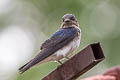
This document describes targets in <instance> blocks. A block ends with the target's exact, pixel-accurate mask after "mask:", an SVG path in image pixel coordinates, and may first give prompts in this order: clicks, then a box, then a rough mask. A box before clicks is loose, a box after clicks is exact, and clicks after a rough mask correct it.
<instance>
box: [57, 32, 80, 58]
mask: <svg viewBox="0 0 120 80" xmlns="http://www.w3.org/2000/svg"><path fill="white" fill-rule="evenodd" d="M80 36H81V35H80V34H79V35H78V36H77V37H75V38H74V39H73V41H72V42H70V43H69V44H68V45H67V46H65V47H63V48H61V49H60V50H58V51H57V52H55V55H56V56H57V57H58V56H64V57H65V56H66V55H68V54H70V53H72V52H73V51H74V50H76V49H77V48H78V47H79V45H80Z"/></svg>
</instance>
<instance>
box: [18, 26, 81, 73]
mask: <svg viewBox="0 0 120 80" xmlns="http://www.w3.org/2000/svg"><path fill="white" fill-rule="evenodd" d="M78 31H79V30H78V29H76V28H66V29H59V30H58V31H57V32H55V33H54V34H53V35H52V37H51V38H50V39H48V40H46V41H45V42H44V43H43V44H42V46H41V52H40V53H39V54H38V55H37V56H36V57H35V58H34V59H32V60H31V61H30V62H28V63H27V64H25V65H24V66H22V67H21V68H19V70H20V72H22V73H23V72H25V71H26V70H28V69H29V68H30V67H32V66H33V65H35V64H37V63H39V62H40V61H42V60H44V59H45V58H47V57H49V56H50V55H52V54H53V53H54V52H56V51H57V50H59V49H61V48H62V47H64V46H65V45H67V44H68V43H69V42H71V41H72V40H73V39H74V38H75V36H77V32H78Z"/></svg>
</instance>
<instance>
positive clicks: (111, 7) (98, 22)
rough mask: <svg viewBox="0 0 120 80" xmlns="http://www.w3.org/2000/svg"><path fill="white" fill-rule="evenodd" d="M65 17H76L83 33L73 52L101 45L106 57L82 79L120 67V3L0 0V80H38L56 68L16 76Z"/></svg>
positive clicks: (52, 64) (103, 0)
mask: <svg viewBox="0 0 120 80" xmlns="http://www.w3.org/2000/svg"><path fill="white" fill-rule="evenodd" d="M66 13H72V14H74V15H75V16H76V18H77V19H78V22H79V24H80V28H81V30H82V39H81V45H80V47H79V49H78V50H77V51H76V52H78V51H79V50H80V49H82V48H83V47H85V46H86V45H88V44H89V43H93V42H97V41H100V42H101V45H102V48H103V50H104V54H105V57H106V59H105V60H104V61H103V62H101V63H100V64H98V65H97V66H95V67H94V68H92V69H91V70H90V71H89V72H87V73H85V74H84V75H83V76H82V77H81V78H83V77H87V76H92V75H96V74H101V73H103V72H104V71H105V70H107V69H108V68H109V67H112V66H115V65H119V62H120V58H119V56H120V54H119V52H120V48H119V46H120V28H119V27H120V0H1V1H0V80H40V78H42V77H43V76H45V75H46V74H48V73H49V72H51V71H52V70H53V69H55V68H56V66H57V65H58V64H57V63H55V62H49V63H47V64H41V65H39V66H36V67H33V68H32V69H30V70H28V71H27V72H25V73H24V74H23V75H20V74H19V73H18V68H19V67H20V66H22V65H23V64H25V63H26V62H27V61H29V60H30V59H31V58H32V57H34V56H35V55H36V54H37V53H38V52H39V48H40V45H41V43H42V42H43V41H44V40H46V39H48V38H49V37H50V35H51V34H52V33H53V32H55V31H56V30H57V29H58V28H59V27H60V26H61V17H62V16H63V15H64V14H66ZM76 52H74V54H75V53H76ZM79 79H80V78H79ZM79 79H78V80H79Z"/></svg>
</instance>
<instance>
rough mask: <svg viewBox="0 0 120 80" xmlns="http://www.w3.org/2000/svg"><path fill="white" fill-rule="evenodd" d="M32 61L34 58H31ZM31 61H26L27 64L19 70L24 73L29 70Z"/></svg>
mask: <svg viewBox="0 0 120 80" xmlns="http://www.w3.org/2000/svg"><path fill="white" fill-rule="evenodd" d="M31 61H32V60H31ZM31 61H29V62H28V63H26V64H25V65H23V66H22V67H20V68H19V72H20V73H21V74H22V73H24V72H25V71H27V70H28V69H29V68H30V66H27V65H28V64H29V63H30V62H31Z"/></svg>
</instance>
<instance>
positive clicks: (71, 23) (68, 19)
mask: <svg viewBox="0 0 120 80" xmlns="http://www.w3.org/2000/svg"><path fill="white" fill-rule="evenodd" d="M62 22H63V24H62V28H68V27H78V26H79V25H78V22H77V20H76V19H75V16H73V15H72V14H65V15H64V16H63V17H62Z"/></svg>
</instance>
